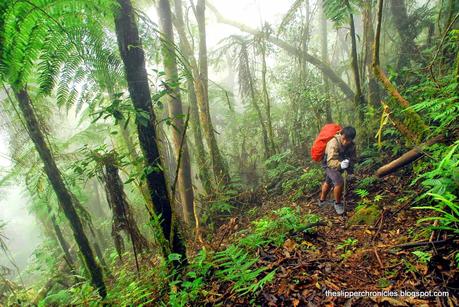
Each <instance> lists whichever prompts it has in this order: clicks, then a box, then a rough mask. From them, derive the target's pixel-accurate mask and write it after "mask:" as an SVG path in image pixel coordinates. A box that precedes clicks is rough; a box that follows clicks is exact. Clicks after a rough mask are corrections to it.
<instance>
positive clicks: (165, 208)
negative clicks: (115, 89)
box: [115, 0, 186, 259]
mask: <svg viewBox="0 0 459 307" xmlns="http://www.w3.org/2000/svg"><path fill="white" fill-rule="evenodd" d="M118 4H119V8H118V10H117V12H115V30H116V36H117V40H118V47H119V51H120V54H121V58H122V60H123V63H124V70H125V75H126V80H127V83H128V89H129V93H130V96H131V101H132V104H133V106H134V108H135V109H136V125H137V133H138V136H139V144H140V147H141V149H142V153H143V156H144V158H145V166H146V169H145V173H146V174H145V175H146V178H147V184H148V189H149V191H150V195H151V199H152V201H153V205H154V209H155V213H156V215H157V216H159V217H160V221H159V224H160V227H161V230H162V235H163V236H164V238H165V240H166V242H167V243H168V245H169V246H163V253H164V254H166V255H167V254H168V253H169V248H170V251H172V252H173V253H178V254H180V255H182V257H183V258H184V259H186V248H185V244H184V242H183V240H182V239H181V238H180V236H179V233H178V227H177V223H176V222H175V221H174V220H173V217H172V215H173V212H172V206H171V201H170V199H169V195H168V188H167V183H166V177H165V174H164V171H163V166H162V162H161V157H160V154H159V148H158V137H157V135H156V128H155V124H156V123H155V120H156V116H155V113H154V111H153V106H152V100H151V95H150V88H149V86H148V76H147V71H146V68H145V55H144V51H143V48H142V42H141V40H140V36H139V30H138V28H137V23H136V18H135V12H134V8H133V7H132V4H131V1H130V0H118ZM145 117H147V120H145ZM168 247H169V248H168Z"/></svg>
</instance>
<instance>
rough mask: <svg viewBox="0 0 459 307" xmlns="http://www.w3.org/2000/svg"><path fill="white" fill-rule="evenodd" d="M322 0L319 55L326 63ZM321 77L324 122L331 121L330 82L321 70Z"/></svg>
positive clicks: (325, 29)
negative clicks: (324, 96) (323, 94)
mask: <svg viewBox="0 0 459 307" xmlns="http://www.w3.org/2000/svg"><path fill="white" fill-rule="evenodd" d="M323 5H324V0H322V1H321V3H320V46H321V55H322V62H323V63H325V64H328V35H327V34H328V33H327V18H326V17H325V14H324V8H323ZM322 78H323V80H324V91H325V95H326V96H327V99H326V100H325V116H326V122H327V123H332V122H333V117H332V110H331V105H330V98H331V96H330V84H329V83H328V78H327V76H326V75H325V74H324V73H323V72H322Z"/></svg>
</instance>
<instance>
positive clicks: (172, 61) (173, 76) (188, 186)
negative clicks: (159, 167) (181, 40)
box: [158, 0, 194, 225]
mask: <svg viewBox="0 0 459 307" xmlns="http://www.w3.org/2000/svg"><path fill="white" fill-rule="evenodd" d="M158 15H159V21H160V29H161V34H162V39H161V51H162V56H163V64H164V72H165V77H166V83H165V86H166V87H167V89H168V91H167V94H166V97H165V100H166V103H167V107H168V111H169V117H171V118H172V119H173V123H174V127H173V130H172V139H173V143H174V151H175V155H176V157H177V160H178V157H179V156H180V155H181V159H180V165H177V167H178V173H177V175H178V178H177V185H178V192H179V194H180V200H181V202H182V208H183V217H184V220H185V223H186V224H187V225H189V224H190V223H191V222H192V219H193V216H194V213H193V211H194V208H193V200H194V195H193V185H192V182H191V166H190V155H189V153H188V142H187V140H186V138H185V139H183V140H182V137H185V135H184V131H183V130H184V129H186V127H185V126H184V123H183V117H181V116H182V115H183V108H182V100H181V97H180V91H179V79H178V73H177V60H176V56H175V43H174V32H173V29H172V14H171V7H170V4H169V0H159V3H158ZM180 151H181V152H180ZM173 197H175V196H174V195H173Z"/></svg>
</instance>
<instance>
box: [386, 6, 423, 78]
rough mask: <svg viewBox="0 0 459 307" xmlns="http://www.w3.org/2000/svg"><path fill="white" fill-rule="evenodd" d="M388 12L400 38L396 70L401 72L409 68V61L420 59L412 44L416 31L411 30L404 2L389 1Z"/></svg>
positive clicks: (414, 44)
mask: <svg viewBox="0 0 459 307" xmlns="http://www.w3.org/2000/svg"><path fill="white" fill-rule="evenodd" d="M390 10H391V13H392V17H393V21H394V24H395V28H396V29H397V32H398V35H399V36H400V46H399V54H398V57H397V58H398V61H397V70H401V69H403V68H407V67H409V66H410V59H412V58H416V57H417V58H418V59H419V57H420V54H419V52H418V48H417V46H416V43H415V42H414V39H415V38H416V31H415V30H414V29H413V26H412V24H411V23H410V19H409V18H408V13H407V10H406V5H405V0H392V1H390Z"/></svg>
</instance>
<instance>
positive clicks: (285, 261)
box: [230, 177, 459, 306]
mask: <svg viewBox="0 0 459 307" xmlns="http://www.w3.org/2000/svg"><path fill="white" fill-rule="evenodd" d="M353 188H354V187H352V186H350V189H349V191H353ZM379 188H380V189H384V191H385V197H384V198H383V199H384V200H383V201H381V203H379V206H380V207H382V208H383V210H382V212H383V213H382V214H381V215H380V216H379V218H378V220H377V221H376V223H375V224H373V225H355V226H351V225H349V224H348V221H349V218H350V217H351V216H352V215H353V214H354V208H355V206H356V204H357V203H358V200H359V199H360V198H359V197H358V196H357V195H354V194H352V193H349V195H348V203H347V205H346V213H345V214H344V215H343V216H338V215H337V214H336V213H335V211H334V209H333V206H332V205H327V206H326V207H325V208H319V207H318V205H317V200H316V199H315V197H312V198H309V199H303V200H302V201H298V202H293V203H292V202H291V201H289V200H288V198H287V199H286V197H274V198H273V197H266V198H265V199H264V200H263V202H262V205H261V206H260V207H258V211H259V212H269V211H270V210H273V209H278V208H280V207H283V206H286V205H289V206H291V207H299V208H300V210H301V212H302V213H303V214H317V215H319V216H320V217H321V220H322V221H324V222H325V223H326V225H325V226H320V227H317V228H316V233H314V234H307V233H300V234H295V235H293V236H291V237H289V238H287V240H286V241H285V243H284V244H283V246H281V247H275V246H271V245H269V246H267V247H264V248H263V249H260V250H258V252H257V254H258V256H259V258H260V260H259V264H260V266H267V267H268V268H271V269H274V268H277V274H276V279H275V280H274V281H273V282H272V283H270V284H269V285H267V286H265V288H264V289H263V291H262V292H261V293H260V295H259V297H258V299H257V303H261V304H262V305H264V306H324V305H328V306H334V305H338V306H341V305H346V306H374V305H375V304H380V305H381V304H382V305H386V306H387V305H394V306H412V305H415V306H458V305H459V303H458V300H457V298H456V297H454V296H453V295H450V296H449V298H445V297H430V298H426V297H424V298H415V297H374V298H369V297H365V298H344V297H333V296H328V295H326V291H340V290H343V291H365V290H366V291H401V290H404V291H444V290H445V287H449V288H451V287H453V288H456V289H457V288H458V277H459V274H458V270H457V268H455V267H451V266H450V263H452V262H451V259H449V258H447V257H452V255H453V253H451V249H453V252H454V248H455V249H456V250H457V246H455V247H452V246H451V244H449V245H447V246H440V247H438V248H437V249H436V250H437V252H438V255H437V256H436V255H435V254H433V255H434V256H433V257H432V260H431V261H430V263H429V264H422V263H420V262H418V261H416V259H417V258H416V256H415V255H413V254H412V251H414V250H416V249H400V248H399V249H394V248H392V247H393V246H394V245H397V244H402V243H407V242H412V241H414V240H417V241H422V240H425V239H423V238H422V237H427V238H428V233H425V230H423V228H422V227H420V226H419V225H417V224H416V221H417V220H418V219H419V218H420V217H422V214H423V212H420V211H419V210H410V209H409V208H407V207H408V205H409V203H411V200H407V201H405V202H404V203H397V201H396V199H395V196H396V195H402V194H403V193H402V191H403V190H404V187H403V184H402V183H401V182H400V181H399V179H398V178H395V177H394V178H389V179H387V180H386V182H384V183H383V185H382V186H380V187H379ZM373 194H374V193H373ZM368 197H371V199H373V198H372V197H374V195H372V193H371V192H370V195H369V196H368ZM408 202H409V203H408ZM250 221H251V219H250V218H248V217H246V216H245V215H241V216H240V219H239V223H240V224H241V225H240V227H236V228H237V229H241V228H244V226H243V225H245V226H247V224H248V223H249V222H250ZM423 231H424V233H423ZM339 246H341V247H342V248H341V249H338V247H339ZM429 250H430V251H431V250H432V248H430V249H429ZM456 295H457V293H456ZM230 301H231V304H232V303H243V302H242V301H240V300H239V299H238V298H232V300H231V299H230ZM231 304H230V305H231Z"/></svg>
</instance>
